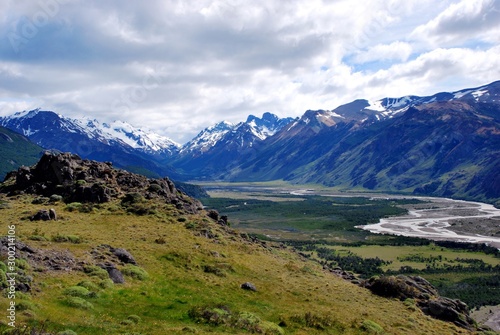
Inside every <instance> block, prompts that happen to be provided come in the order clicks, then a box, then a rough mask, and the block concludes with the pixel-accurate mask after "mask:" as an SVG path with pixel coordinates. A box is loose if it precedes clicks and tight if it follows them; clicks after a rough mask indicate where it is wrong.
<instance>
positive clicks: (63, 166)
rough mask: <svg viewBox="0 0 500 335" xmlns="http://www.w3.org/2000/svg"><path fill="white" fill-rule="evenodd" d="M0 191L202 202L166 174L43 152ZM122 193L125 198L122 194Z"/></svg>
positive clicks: (67, 198) (78, 198)
mask: <svg viewBox="0 0 500 335" xmlns="http://www.w3.org/2000/svg"><path fill="white" fill-rule="evenodd" d="M0 192H4V193H5V192H7V193H9V194H10V195H15V194H23V193H28V194H33V195H39V196H44V197H51V196H59V197H61V198H62V199H63V200H64V202H66V203H70V202H81V203H105V202H110V201H112V200H117V199H129V198H130V199H132V198H134V197H143V198H145V199H159V200H161V201H164V202H166V203H169V204H173V205H175V206H176V207H178V208H182V209H184V210H186V211H187V212H190V213H196V212H197V211H198V210H200V209H201V207H202V205H201V203H200V202H199V201H197V200H195V199H193V198H190V197H188V196H187V195H186V194H185V193H182V192H181V191H179V190H177V189H176V187H175V185H174V183H173V182H172V181H170V180H169V179H168V178H163V179H149V178H147V177H145V176H142V175H138V174H134V173H131V172H128V171H125V170H119V169H114V168H113V167H112V164H111V163H109V162H107V163H101V162H96V161H90V160H83V159H81V158H80V157H79V156H78V155H75V154H69V153H62V154H54V153H51V152H45V153H44V155H43V156H42V158H41V159H40V161H39V162H38V163H37V164H36V165H35V166H33V167H21V168H19V169H18V170H17V171H13V172H11V173H9V174H8V175H7V177H6V178H5V181H4V183H3V185H2V186H1V187H0ZM124 197H125V198H124Z"/></svg>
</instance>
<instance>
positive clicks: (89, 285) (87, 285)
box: [76, 280, 99, 292]
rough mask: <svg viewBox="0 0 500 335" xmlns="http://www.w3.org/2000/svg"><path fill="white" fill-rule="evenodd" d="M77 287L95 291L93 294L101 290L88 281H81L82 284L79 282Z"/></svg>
mask: <svg viewBox="0 0 500 335" xmlns="http://www.w3.org/2000/svg"><path fill="white" fill-rule="evenodd" d="M76 285H77V286H81V287H84V288H86V289H87V290H89V291H93V292H96V291H98V290H99V287H98V286H97V285H96V284H95V283H93V282H91V281H88V280H84V281H81V282H79V283H78V284H76Z"/></svg>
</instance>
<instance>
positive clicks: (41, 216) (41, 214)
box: [30, 209, 50, 221]
mask: <svg viewBox="0 0 500 335" xmlns="http://www.w3.org/2000/svg"><path fill="white" fill-rule="evenodd" d="M30 220H31V221H40V220H42V221H49V220H50V213H49V211H48V210H45V209H40V210H39V211H38V212H37V213H36V214H35V215H33V216H32V217H31V218H30Z"/></svg>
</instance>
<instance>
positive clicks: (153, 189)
mask: <svg viewBox="0 0 500 335" xmlns="http://www.w3.org/2000/svg"><path fill="white" fill-rule="evenodd" d="M161 190H162V187H161V185H158V184H151V185H149V187H148V191H149V192H153V193H158V192H160V191H161Z"/></svg>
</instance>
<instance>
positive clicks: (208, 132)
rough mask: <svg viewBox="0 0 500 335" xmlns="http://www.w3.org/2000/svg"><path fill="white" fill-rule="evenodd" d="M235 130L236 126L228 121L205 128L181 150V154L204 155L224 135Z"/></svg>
mask: <svg viewBox="0 0 500 335" xmlns="http://www.w3.org/2000/svg"><path fill="white" fill-rule="evenodd" d="M234 128H235V125H234V124H232V123H230V122H227V121H222V122H219V123H217V124H215V125H213V126H210V127H208V128H205V129H203V130H202V131H201V132H200V133H199V134H198V135H197V136H196V137H195V138H193V139H192V140H191V141H189V142H187V143H186V144H185V145H184V146H183V147H182V148H181V150H180V153H181V154H186V153H199V154H201V153H204V152H206V151H208V150H210V148H212V147H213V146H214V145H215V144H217V142H218V141H219V140H220V139H221V138H222V137H224V135H226V134H227V133H228V132H230V131H232V130H233V129H234Z"/></svg>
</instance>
